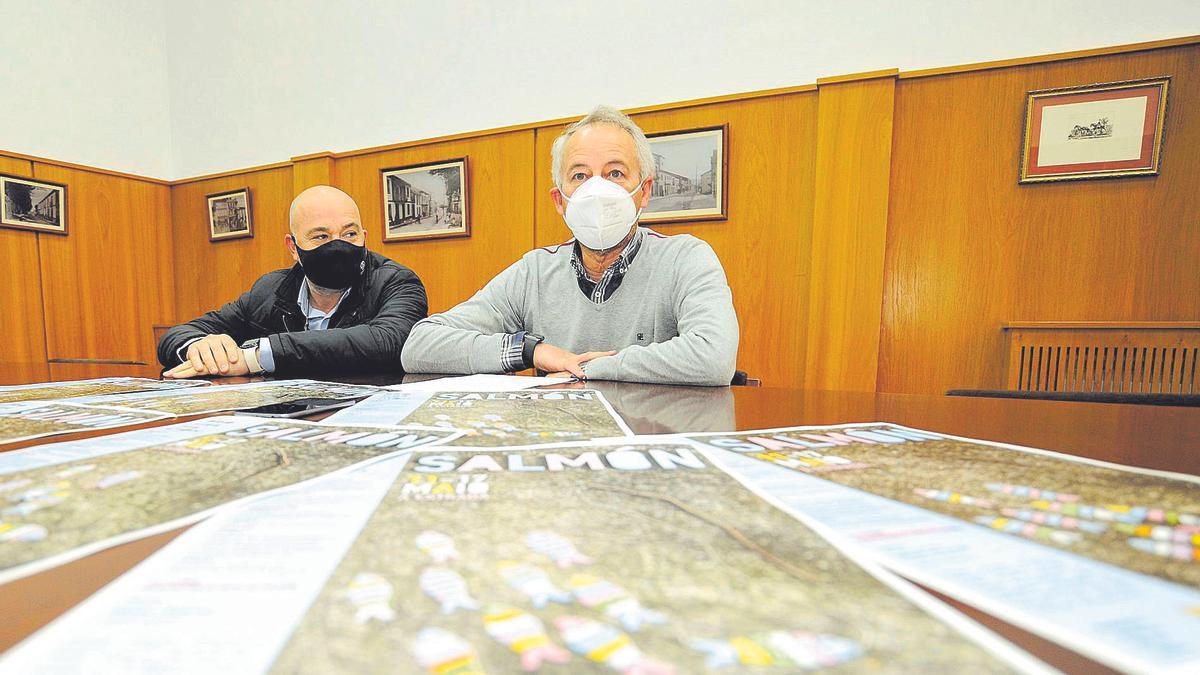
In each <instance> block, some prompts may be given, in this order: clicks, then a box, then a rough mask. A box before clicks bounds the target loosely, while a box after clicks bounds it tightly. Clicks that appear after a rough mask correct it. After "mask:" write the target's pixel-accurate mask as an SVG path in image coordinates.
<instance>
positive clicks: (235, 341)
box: [158, 185, 429, 379]
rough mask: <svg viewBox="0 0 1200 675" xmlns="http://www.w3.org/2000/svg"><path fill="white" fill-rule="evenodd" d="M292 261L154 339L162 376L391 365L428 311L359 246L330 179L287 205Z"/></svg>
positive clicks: (357, 219) (360, 234)
mask: <svg viewBox="0 0 1200 675" xmlns="http://www.w3.org/2000/svg"><path fill="white" fill-rule="evenodd" d="M288 229H289V232H288V234H286V235H284V237H283V243H284V245H285V246H287V250H288V252H289V253H291V255H292V260H294V261H295V262H296V264H295V265H293V266H292V267H290V268H287V269H282V270H276V271H274V272H271V273H269V274H267V275H265V276H263V277H261V278H259V280H258V281H256V282H254V286H253V287H251V288H250V290H249V291H247V292H246V293H243V294H242V296H241V297H239V298H238V299H237V300H234V301H233V302H231V303H229V304H227V305H225V306H224V307H221V308H220V309H218V310H214V311H211V312H209V313H207V314H205V315H204V316H202V317H200V318H198V319H196V320H194V321H189V322H187V323H185V324H182V325H179V326H175V327H174V328H172V329H171V330H169V331H167V333H166V334H165V335H163V337H162V340H160V341H159V343H158V360H159V362H161V363H162V365H163V367H164V368H165V369H166V372H164V373H163V377H167V378H176V379H178V378H191V377H226V376H234V375H255V374H260V373H274V374H276V375H280V376H285V377H286V376H299V375H305V376H309V375H320V374H330V375H337V374H340V373H354V372H363V371H371V372H380V371H388V370H391V371H394V370H397V369H398V368H399V364H400V352H401V349H402V348H403V347H404V341H405V340H406V339H408V334H409V331H411V330H412V327H413V324H415V323H416V322H417V321H420V320H421V319H423V318H425V316H426V314H427V313H428V310H429V307H428V303H427V301H426V298H425V287H424V286H423V285H422V284H421V280H420V279H418V278H417V275H416V274H414V273H413V271H412V270H410V269H408V268H407V267H404V266H402V265H399V264H397V263H396V262H394V261H392V260H389V259H388V258H385V257H383V256H381V255H379V254H378V253H372V252H371V251H368V250H367V248H366V243H367V236H366V231H365V230H364V229H363V227H362V216H361V215H360V214H359V211H358V205H357V204H355V203H354V200H353V199H351V198H350V195H348V194H346V193H345V192H342V191H341V190H338V189H337V188H334V187H330V186H328V185H318V186H315V187H311V188H308V189H307V190H305V191H304V192H301V193H300V194H299V195H297V196H296V199H294V200H293V201H292V206H291V208H290V209H289V211H288Z"/></svg>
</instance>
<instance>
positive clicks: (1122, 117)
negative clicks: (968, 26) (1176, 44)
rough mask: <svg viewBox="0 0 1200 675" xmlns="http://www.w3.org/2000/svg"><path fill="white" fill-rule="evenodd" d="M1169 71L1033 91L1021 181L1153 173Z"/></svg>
mask: <svg viewBox="0 0 1200 675" xmlns="http://www.w3.org/2000/svg"><path fill="white" fill-rule="evenodd" d="M1170 83H1171V78H1170V77H1156V78H1152V79H1145V80H1130V81H1127V82H1110V83H1106V84H1092V85H1087V86H1083V87H1068V88H1064V89H1043V90H1040V91H1031V92H1029V94H1028V95H1027V98H1026V100H1025V138H1024V143H1023V147H1022V150H1021V178H1020V182H1021V183H1039V182H1045V181H1059V180H1078V179H1082V178H1115V177H1122V176H1153V175H1157V174H1158V168H1159V163H1160V162H1161V161H1162V140H1163V139H1162V135H1163V122H1164V121H1165V120H1166V113H1167V89H1168V87H1169V86H1170Z"/></svg>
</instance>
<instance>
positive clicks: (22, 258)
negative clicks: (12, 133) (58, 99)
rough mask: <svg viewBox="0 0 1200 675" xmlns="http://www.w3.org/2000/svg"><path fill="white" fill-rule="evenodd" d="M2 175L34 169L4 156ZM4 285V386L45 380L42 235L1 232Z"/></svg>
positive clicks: (0, 304)
mask: <svg viewBox="0 0 1200 675" xmlns="http://www.w3.org/2000/svg"><path fill="white" fill-rule="evenodd" d="M0 173H6V174H9V175H11V176H30V175H32V174H33V167H32V166H31V163H30V162H29V161H28V160H24V159H17V158H15V157H5V156H3V155H0ZM0 198H3V197H2V196H0ZM0 284H2V285H3V288H4V293H2V294H0V316H4V317H7V318H6V319H5V323H6V324H7V327H6V329H5V330H4V337H5V339H4V348H3V349H2V350H0V384H24V383H26V382H38V381H42V380H45V379H47V377H48V376H49V375H48V371H47V370H46V321H45V316H44V315H43V313H42V284H41V268H40V266H39V265H38V233H36V232H30V231H27V230H16V229H9V228H0Z"/></svg>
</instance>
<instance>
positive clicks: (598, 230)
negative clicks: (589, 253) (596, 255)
mask: <svg viewBox="0 0 1200 675" xmlns="http://www.w3.org/2000/svg"><path fill="white" fill-rule="evenodd" d="M643 184H645V181H642V182H641V183H638V186H637V187H636V188H634V189H633V191H632V192H626V191H625V189H624V188H622V187H621V186H620V185H617V184H616V183H614V182H612V181H610V180H607V179H605V178H601V177H600V176H592V177H591V178H589V179H587V180H586V181H584V182H583V184H582V185H580V186H579V187H578V188H576V189H575V194H573V195H571V196H570V197H567V194H566V193H565V192H564V193H562V198H563V200H564V201H566V202H567V208H566V211H565V212H564V214H563V218H565V219H566V221H567V227H569V228H571V233H572V234H574V235H575V239H576V240H577V241H578V242H579V243H580V244H583V245H584V246H586V247H588V248H590V249H592V250H593V251H605V250H608V249H610V248H612V247H614V246H616V245H617V244H619V243H621V240H622V239H624V238H625V235H627V234H629V228H630V227H632V226H633V224H634V223H635V222H637V219H638V216H639V215H640V214H641V213H642V210H641V209H639V208H637V207H635V206H634V204H633V195H634V193H636V192H637V191H638V190H641V189H642V185H643Z"/></svg>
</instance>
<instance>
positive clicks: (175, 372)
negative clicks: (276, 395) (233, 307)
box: [163, 335, 250, 380]
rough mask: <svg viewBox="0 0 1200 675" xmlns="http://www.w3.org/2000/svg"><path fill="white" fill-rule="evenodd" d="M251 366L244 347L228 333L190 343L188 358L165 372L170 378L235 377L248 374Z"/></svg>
mask: <svg viewBox="0 0 1200 675" xmlns="http://www.w3.org/2000/svg"><path fill="white" fill-rule="evenodd" d="M249 373H250V367H249V366H247V365H246V359H245V358H243V357H242V348H241V347H239V346H238V343H236V342H234V341H233V338H231V337H229V336H228V335H209V336H207V337H204V338H202V339H200V340H197V341H195V342H193V343H192V344H190V345H188V348H187V359H186V360H185V361H184V362H183V363H181V364H179V365H178V366H175V367H174V368H172V369H170V370H168V371H167V372H165V373H163V377H165V378H170V379H178V380H182V379H187V378H192V377H204V376H206V375H212V376H219V377H233V376H236V375H248V374H249Z"/></svg>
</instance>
